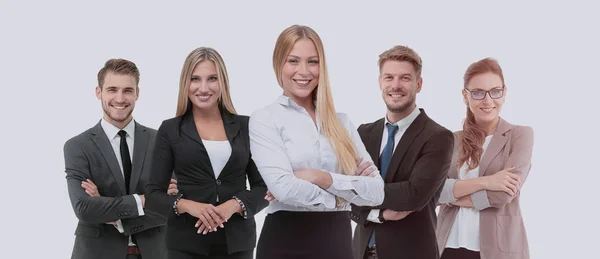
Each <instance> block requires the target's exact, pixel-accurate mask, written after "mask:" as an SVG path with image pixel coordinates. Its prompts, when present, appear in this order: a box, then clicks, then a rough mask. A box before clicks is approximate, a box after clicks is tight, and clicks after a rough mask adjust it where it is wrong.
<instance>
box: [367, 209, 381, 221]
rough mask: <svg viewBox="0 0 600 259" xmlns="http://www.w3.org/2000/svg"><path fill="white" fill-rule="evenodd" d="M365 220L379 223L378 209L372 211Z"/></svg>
mask: <svg viewBox="0 0 600 259" xmlns="http://www.w3.org/2000/svg"><path fill="white" fill-rule="evenodd" d="M367 220H368V221H371V222H375V223H381V221H379V209H372V210H371V211H370V212H369V215H368V216H367Z"/></svg>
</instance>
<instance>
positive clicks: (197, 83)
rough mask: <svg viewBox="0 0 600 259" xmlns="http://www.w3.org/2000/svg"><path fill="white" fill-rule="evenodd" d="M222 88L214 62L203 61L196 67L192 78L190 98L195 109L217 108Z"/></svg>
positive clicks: (189, 89)
mask: <svg viewBox="0 0 600 259" xmlns="http://www.w3.org/2000/svg"><path fill="white" fill-rule="evenodd" d="M220 96H221V86H220V84H219V78H218V74H217V68H216V67H215V64H214V63H213V62H212V61H207V60H205V61H202V62H200V63H198V64H197V65H196V67H195V68H194V71H193V72H192V76H191V78H190V86H189V88H188V98H189V99H190V101H191V102H192V104H193V105H194V107H195V108H199V109H211V108H217V105H218V101H219V97H220Z"/></svg>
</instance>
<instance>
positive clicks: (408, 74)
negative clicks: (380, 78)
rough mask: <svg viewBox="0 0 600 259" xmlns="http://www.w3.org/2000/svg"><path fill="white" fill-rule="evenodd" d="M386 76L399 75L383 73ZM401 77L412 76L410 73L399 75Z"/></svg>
mask: <svg viewBox="0 0 600 259" xmlns="http://www.w3.org/2000/svg"><path fill="white" fill-rule="evenodd" d="M383 75H384V76H395V75H398V74H396V73H383ZM399 75H400V76H412V75H411V74H410V73H403V74H399Z"/></svg>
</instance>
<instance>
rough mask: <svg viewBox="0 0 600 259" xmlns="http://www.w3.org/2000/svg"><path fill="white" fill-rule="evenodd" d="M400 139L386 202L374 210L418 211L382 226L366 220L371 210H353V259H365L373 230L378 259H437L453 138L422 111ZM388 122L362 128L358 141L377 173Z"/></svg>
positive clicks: (353, 207)
mask: <svg viewBox="0 0 600 259" xmlns="http://www.w3.org/2000/svg"><path fill="white" fill-rule="evenodd" d="M420 111H421V113H420V114H419V116H417V118H416V119H415V120H414V121H413V123H412V124H411V125H410V126H409V127H408V129H407V130H406V132H404V134H403V135H402V138H401V139H400V141H399V143H398V146H397V147H396V149H395V151H394V154H393V155H392V160H391V162H390V166H389V168H388V172H387V174H386V176H385V179H384V181H385V187H384V188H385V198H384V200H383V203H382V204H381V205H380V206H378V207H374V208H375V209H391V210H395V211H414V212H413V213H411V214H409V215H408V216H407V217H406V218H404V219H401V220H398V221H386V222H384V223H382V224H379V223H373V222H371V221H368V220H367V215H368V214H369V212H370V210H371V209H373V207H358V206H355V205H353V206H352V213H351V218H352V220H353V221H355V222H356V223H357V226H356V229H355V232H354V240H353V250H354V251H353V253H354V258H355V259H363V256H364V253H365V249H366V247H367V245H368V242H369V238H370V237H371V234H372V233H373V230H375V240H376V249H377V256H378V258H380V259H388V258H389V259H392V258H394V259H402V258H407V259H408V258H410V259H413V258H419V259H430V258H436V259H437V258H439V253H438V248H437V243H436V235H435V227H436V222H437V217H436V213H435V208H436V204H437V200H438V198H439V196H440V192H441V188H442V186H443V183H444V180H445V178H446V174H447V171H448V169H449V168H450V160H451V159H452V150H453V147H454V137H453V134H452V132H451V131H449V130H448V129H446V128H444V127H442V126H440V125H439V124H437V123H436V122H434V121H433V120H431V119H430V118H429V117H428V116H427V114H425V111H424V110H423V109H420ZM384 123H385V119H384V118H382V119H380V120H377V121H375V122H373V123H368V124H363V125H361V126H360V127H359V128H358V132H359V134H360V137H361V139H362V141H363V143H364V144H365V146H366V148H367V150H368V151H369V154H370V155H371V158H372V159H373V161H375V164H376V165H377V167H379V156H380V154H379V151H380V150H381V139H382V135H383V127H384Z"/></svg>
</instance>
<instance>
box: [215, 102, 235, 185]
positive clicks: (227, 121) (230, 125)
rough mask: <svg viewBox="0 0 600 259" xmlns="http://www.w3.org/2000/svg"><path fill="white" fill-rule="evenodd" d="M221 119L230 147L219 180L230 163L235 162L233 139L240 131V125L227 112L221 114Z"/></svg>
mask: <svg viewBox="0 0 600 259" xmlns="http://www.w3.org/2000/svg"><path fill="white" fill-rule="evenodd" d="M221 117H222V118H223V126H224V127H225V134H227V140H228V141H229V145H231V155H230V156H229V160H227V163H225V166H224V167H223V169H222V170H221V172H222V173H221V174H219V178H221V177H222V176H223V175H224V174H223V173H224V172H227V171H228V168H229V167H230V166H231V163H232V161H235V160H236V159H235V158H234V155H235V154H236V152H235V151H236V145H235V144H236V143H235V141H234V139H235V137H236V136H237V135H238V133H239V131H240V125H239V123H237V122H236V121H235V120H234V119H233V115H232V114H229V113H228V112H225V111H224V112H222V113H221Z"/></svg>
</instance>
